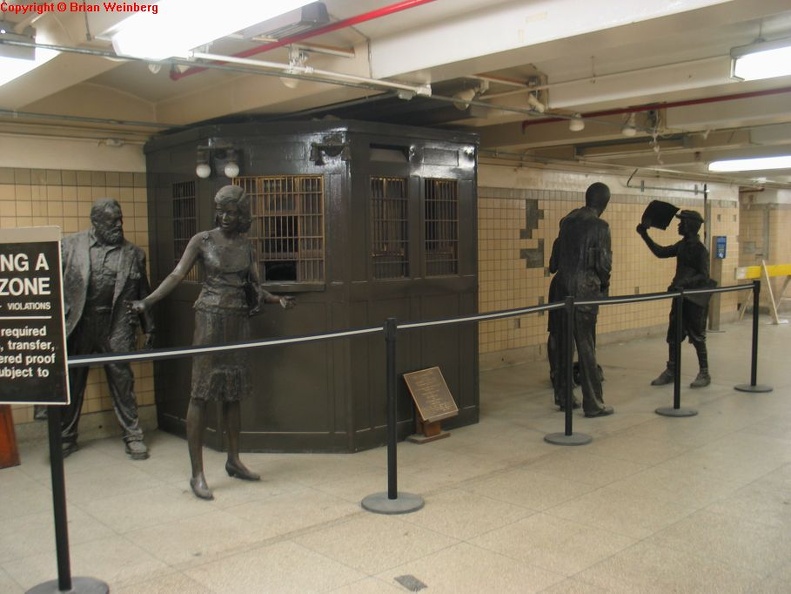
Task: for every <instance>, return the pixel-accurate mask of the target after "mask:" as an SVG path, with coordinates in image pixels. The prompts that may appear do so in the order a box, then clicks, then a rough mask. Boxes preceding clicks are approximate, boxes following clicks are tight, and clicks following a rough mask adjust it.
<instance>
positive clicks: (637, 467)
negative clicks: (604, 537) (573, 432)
mask: <svg viewBox="0 0 791 594" xmlns="http://www.w3.org/2000/svg"><path fill="white" fill-rule="evenodd" d="M559 448H560V449H558V450H557V451H556V452H555V453H554V454H551V455H549V456H544V457H543V458H541V459H539V460H536V461H535V462H531V463H530V464H528V465H526V466H525V468H526V469H528V470H531V471H533V472H539V473H542V474H546V475H549V476H554V477H556V478H559V479H565V480H567V481H574V482H579V483H584V484H587V485H591V486H594V487H600V486H603V485H607V484H609V483H611V482H613V481H616V480H619V479H623V478H625V477H627V476H630V475H632V474H636V473H638V472H640V471H641V470H644V469H645V468H647V466H648V465H646V464H638V463H635V462H629V461H627V460H615V459H613V458H610V457H605V456H597V455H595V454H591V453H588V451H587V450H586V449H585V448H581V447H571V448H569V447H562V446H559Z"/></svg>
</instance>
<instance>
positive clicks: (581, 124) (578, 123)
mask: <svg viewBox="0 0 791 594" xmlns="http://www.w3.org/2000/svg"><path fill="white" fill-rule="evenodd" d="M584 129H585V120H583V119H582V116H581V115H580V114H578V113H575V114H574V115H573V116H571V119H570V120H569V130H571V131H572V132H582V131H583V130H584Z"/></svg>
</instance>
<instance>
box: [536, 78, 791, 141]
mask: <svg viewBox="0 0 791 594" xmlns="http://www.w3.org/2000/svg"><path fill="white" fill-rule="evenodd" d="M788 92H791V87H780V88H779V89H764V90H763V91H746V92H744V93H735V94H733V95H717V96H715V97H703V98H702V99H685V100H683V101H670V102H668V103H649V104H646V105H639V106H636V107H620V108H616V109H605V110H603V111H590V112H588V113H583V114H581V115H582V119H585V118H598V117H602V116H609V115H619V114H624V113H640V112H643V111H651V110H652V109H669V108H672V107H689V106H690V105H704V104H707V103H718V102H720V101H734V100H736V99H752V98H753V97H766V96H768V95H779V94H781V93H788ZM567 121H568V118H543V119H540V120H525V121H523V122H522V132H524V131H525V128H527V127H528V126H533V125H535V124H549V123H552V122H567Z"/></svg>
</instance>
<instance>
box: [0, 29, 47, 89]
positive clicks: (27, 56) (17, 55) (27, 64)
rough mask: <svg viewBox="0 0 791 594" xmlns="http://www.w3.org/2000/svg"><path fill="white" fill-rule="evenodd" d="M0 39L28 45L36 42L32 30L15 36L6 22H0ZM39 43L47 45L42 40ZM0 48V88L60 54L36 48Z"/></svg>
mask: <svg viewBox="0 0 791 594" xmlns="http://www.w3.org/2000/svg"><path fill="white" fill-rule="evenodd" d="M0 37H2V38H3V39H11V40H14V41H23V42H30V43H35V41H36V37H35V31H33V29H31V28H28V29H27V30H25V31H24V32H23V33H22V34H17V33H15V32H14V30H13V25H12V24H11V23H8V22H6V21H0ZM40 41H41V42H42V43H47V42H46V40H44V39H40ZM0 48H1V49H2V50H3V51H2V54H0V86H2V85H4V84H6V83H8V82H11V81H12V80H14V79H15V78H19V77H20V76H22V75H24V74H27V73H28V72H30V71H31V70H34V69H35V68H38V67H39V66H41V65H42V64H46V63H47V62H49V61H50V60H51V59H52V58H54V57H55V56H57V55H58V54H59V53H60V52H57V51H55V50H50V49H42V48H38V47H37V48H32V47H30V48H27V47H15V46H0Z"/></svg>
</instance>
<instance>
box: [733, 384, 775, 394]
mask: <svg viewBox="0 0 791 594" xmlns="http://www.w3.org/2000/svg"><path fill="white" fill-rule="evenodd" d="M733 389H734V390H739V392H771V391H772V390H774V388H773V387H772V386H763V385H761V384H758V385H755V386H753V385H752V384H739V385H738V386H733Z"/></svg>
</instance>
